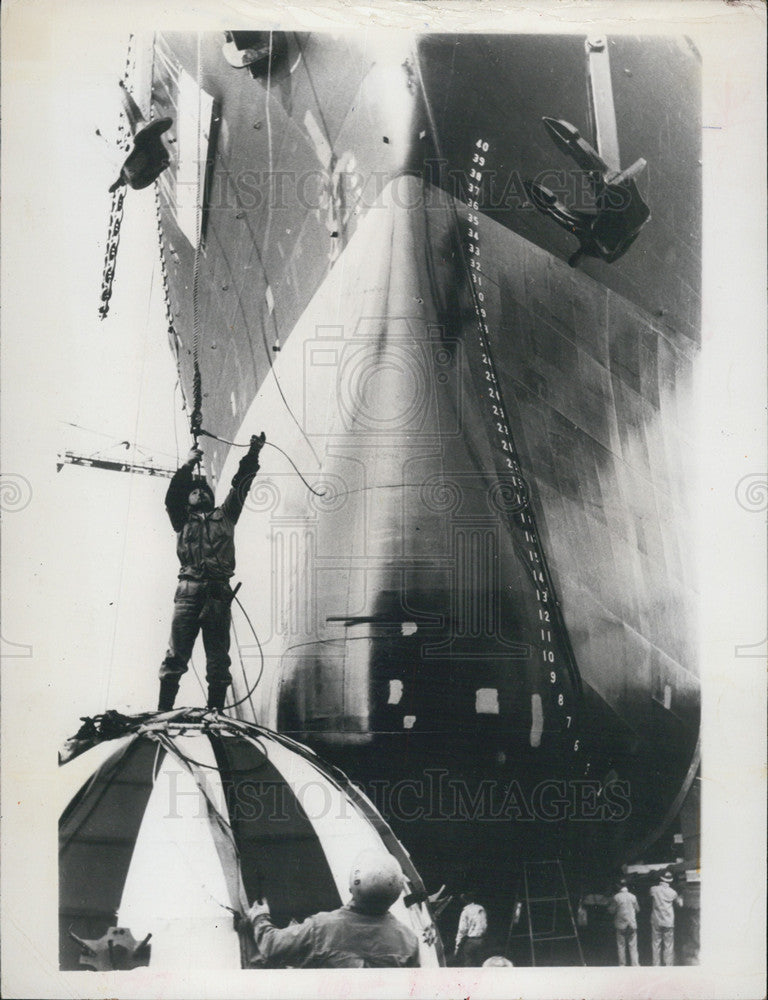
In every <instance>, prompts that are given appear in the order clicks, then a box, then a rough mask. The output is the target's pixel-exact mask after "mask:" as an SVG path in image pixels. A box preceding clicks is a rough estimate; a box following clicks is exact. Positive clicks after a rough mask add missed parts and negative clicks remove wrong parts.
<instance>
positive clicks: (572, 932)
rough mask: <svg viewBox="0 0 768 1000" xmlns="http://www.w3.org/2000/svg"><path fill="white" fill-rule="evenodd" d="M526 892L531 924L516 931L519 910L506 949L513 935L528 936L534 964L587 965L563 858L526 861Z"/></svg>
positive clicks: (524, 867)
mask: <svg viewBox="0 0 768 1000" xmlns="http://www.w3.org/2000/svg"><path fill="white" fill-rule="evenodd" d="M523 893H524V901H523V902H524V909H525V915H526V919H527V923H528V928H527V931H525V932H522V933H517V934H514V933H513V928H514V926H515V923H516V916H517V913H516V915H515V917H513V919H512V923H511V925H510V928H509V934H508V936H507V952H509V950H510V946H511V944H512V940H513V938H515V937H522V936H527V938H528V942H529V947H530V952H531V965H533V966H535V965H537V964H539V965H541V964H544V965H586V962H585V961H584V954H583V952H582V950H581V941H580V940H579V932H578V930H577V928H576V921H575V920H574V918H573V909H572V907H571V900H570V897H569V895H568V887H567V885H566V882H565V874H564V873H563V866H562V864H561V863H560V861H559V860H557V861H525V862H523ZM521 909H522V908H521ZM516 910H517V908H516ZM542 952H545V954H542ZM537 957H538V958H539V962H538V963H537ZM542 958H543V959H544V961H543V962H542V961H541V959H542Z"/></svg>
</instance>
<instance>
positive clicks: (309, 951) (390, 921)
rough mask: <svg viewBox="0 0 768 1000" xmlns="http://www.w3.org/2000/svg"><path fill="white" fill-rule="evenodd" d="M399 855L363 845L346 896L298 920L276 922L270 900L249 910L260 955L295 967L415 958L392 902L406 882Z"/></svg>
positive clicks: (401, 962)
mask: <svg viewBox="0 0 768 1000" xmlns="http://www.w3.org/2000/svg"><path fill="white" fill-rule="evenodd" d="M404 884H405V882H404V878H403V872H402V869H401V868H400V865H399V864H398V862H397V860H396V859H395V858H393V857H392V855H391V854H388V853H387V852H386V851H384V850H376V849H373V848H368V849H366V850H364V851H361V852H360V854H359V855H358V856H357V858H356V859H355V862H354V864H353V865H352V870H351V871H350V873H349V889H350V892H351V894H352V898H351V899H350V901H349V902H348V903H347V904H346V905H344V906H341V907H339V909H337V910H331V911H329V912H324V913H315V914H314V915H313V916H311V917H307V919H306V920H305V921H304V922H303V923H300V924H290V925H289V926H288V927H282V928H280V927H275V926H274V925H273V924H272V919H271V917H270V911H269V904H268V903H267V902H266V900H264V901H263V902H261V901H257V902H255V903H254V904H253V905H252V906H251V909H250V910H249V912H248V919H249V920H250V922H251V924H252V926H253V938H254V941H255V942H256V949H257V952H258V955H259V957H260V959H261V960H262V961H263V962H265V963H266V964H268V965H271V966H278V967H286V966H289V967H291V968H295V969H318V968H319V969H371V968H410V967H413V966H418V964H419V940H418V938H417V937H416V935H415V934H414V932H413V931H412V930H411V929H410V928H409V927H406V926H405V925H404V924H402V923H401V922H400V921H399V920H398V919H397V918H396V917H395V916H394V914H392V913H390V912H389V908H390V906H392V904H393V903H394V902H395V901H396V900H397V899H399V898H400V896H401V894H402V892H403V888H404Z"/></svg>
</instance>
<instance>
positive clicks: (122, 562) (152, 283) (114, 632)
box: [104, 266, 155, 711]
mask: <svg viewBox="0 0 768 1000" xmlns="http://www.w3.org/2000/svg"><path fill="white" fill-rule="evenodd" d="M154 287H155V268H154V266H153V267H152V277H151V279H150V283H149V297H148V299H147V316H146V319H145V322H144V350H143V353H142V357H141V377H140V380H139V398H138V400H137V404H136V422H135V424H134V428H133V436H134V438H135V437H137V436H138V430H139V417H140V415H141V401H142V392H143V389H144V374H145V371H146V365H147V348H148V341H149V320H150V312H151V308H152V292H153V290H154ZM134 449H135V445H134ZM135 457H136V455H135V451H134V456H133V458H134V459H135ZM129 479H130V483H129V490H128V508H127V510H126V514H125V526H124V528H123V549H122V553H121V556H120V576H119V578H118V584H117V601H116V604H117V607H118V608H119V607H120V600H121V597H122V592H123V575H124V573H125V556H126V551H127V547H128V525H129V523H130V517H131V503H132V501H133V481H134V477H133V476H130V477H129ZM117 623H118V615H117V614H115V619H114V624H113V626H112V642H111V645H110V650H109V667H108V669H107V682H106V694H105V697H104V710H105V711H106V708H107V705H108V704H109V691H110V687H111V686H112V673H113V671H114V666H115V644H116V641H117Z"/></svg>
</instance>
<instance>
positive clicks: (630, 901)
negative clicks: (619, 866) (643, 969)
mask: <svg viewBox="0 0 768 1000" xmlns="http://www.w3.org/2000/svg"><path fill="white" fill-rule="evenodd" d="M608 909H609V911H610V912H611V913H612V914H613V926H614V930H615V931H616V949H617V951H618V953H619V965H626V964H627V950H628V951H629V964H630V965H639V964H640V962H639V960H638V957H637V914H638V911H639V909H640V904H639V903H638V901H637V896H635V894H634V893H633V892H630V891H629V889H628V888H627V880H626V879H624V878H623V879H622V880H621V882H620V883H619V891H618V892H617V893H616V894H615V895H614V896H613V897H612V898H611V901H610V903H609V904H608Z"/></svg>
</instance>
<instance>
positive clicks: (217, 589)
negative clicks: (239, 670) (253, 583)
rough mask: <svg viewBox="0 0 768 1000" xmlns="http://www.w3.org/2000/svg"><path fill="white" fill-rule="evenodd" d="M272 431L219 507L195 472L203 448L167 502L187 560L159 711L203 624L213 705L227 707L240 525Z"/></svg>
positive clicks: (245, 461)
mask: <svg viewBox="0 0 768 1000" xmlns="http://www.w3.org/2000/svg"><path fill="white" fill-rule="evenodd" d="M265 441H266V436H265V434H264V433H263V432H262V433H261V434H260V435H259V436H255V435H254V436H252V437H251V444H250V448H249V449H248V452H247V453H246V455H245V456H244V457H243V458H242V459H241V460H240V466H239V468H238V470H237V472H236V473H235V475H234V477H233V478H232V488H231V490H230V491H229V493H228V494H227V496H226V499H225V500H224V502H223V503H222V504H221V506H219V507H214V496H213V490H212V489H211V488H210V486H209V485H208V483H207V482H206V481H205V479H195V478H194V476H193V473H192V470H193V469H194V467H195V466H196V465H197V464H198V463H199V462H200V460H201V458H202V457H203V453H202V451H201V450H200V448H199V447H198V446H197V444H195V446H194V447H193V448H192V449H191V450H190V452H189V455H188V456H187V461H186V462H185V463H184V465H182V466H181V468H180V469H178V470H177V471H176V473H175V475H174V476H173V478H172V479H171V483H170V486H169V487H168V492H167V493H166V496H165V507H166V510H167V511H168V516H169V518H170V519H171V524H172V525H173V529H174V531H175V532H176V537H177V541H176V554H177V555H178V557H179V562H180V563H181V569H180V570H179V583H178V586H177V588H176V595H175V597H174V607H173V622H172V624H171V637H170V640H169V642H168V652H167V653H166V655H165V659H164V660H163V663H162V666H161V667H160V697H159V701H158V706H157V707H158V711H161V712H168V711H170V710H171V709H172V708H173V705H174V702H175V700H176V694H177V693H178V690H179V682H180V680H181V677H182V675H183V674H184V673H186V670H187V664H188V663H189V658H190V657H191V655H192V649H193V647H194V645H195V640H196V639H197V636H198V633H199V632H200V631H201V630H202V633H203V644H204V646H205V656H206V680H207V682H208V708H210V709H215V710H216V711H221V710H222V709H223V708H224V700H225V698H226V694H227V688H228V687H229V685H230V684H231V682H232V676H231V674H230V672H229V665H230V663H231V660H230V657H229V630H230V623H231V605H232V598H233V597H234V594H233V591H232V589H231V587H230V585H229V580H230V577H231V576H232V574H233V573H234V571H235V538H234V536H235V525H236V524H237V522H238V519H239V517H240V514H241V512H242V509H243V504H244V503H245V498H246V497H247V495H248V490H249V489H250V486H251V483H252V482H253V479H254V476H255V475H256V473H257V472H258V470H259V452H260V451H261V449H262V448H263V447H264V443H265Z"/></svg>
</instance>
